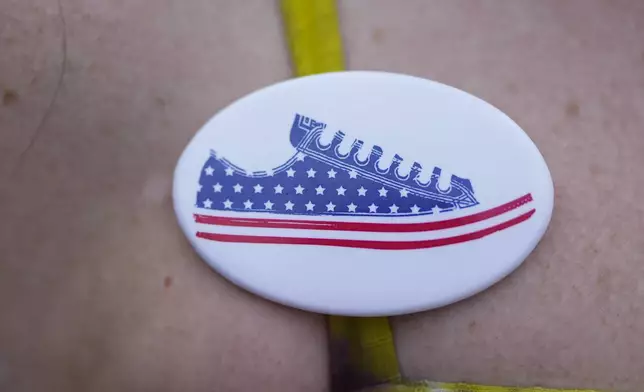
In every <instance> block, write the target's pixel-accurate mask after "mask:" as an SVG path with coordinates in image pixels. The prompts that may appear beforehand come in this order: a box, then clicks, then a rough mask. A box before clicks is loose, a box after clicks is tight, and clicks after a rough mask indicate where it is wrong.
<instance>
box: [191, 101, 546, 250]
mask: <svg viewBox="0 0 644 392" xmlns="http://www.w3.org/2000/svg"><path fill="white" fill-rule="evenodd" d="M326 128H327V125H326V124H324V123H322V122H319V121H317V120H314V119H312V118H309V117H305V116H303V115H300V114H296V115H295V118H294V121H293V123H292V126H291V130H290V143H291V145H292V146H293V147H294V148H295V150H296V152H295V154H294V155H293V156H291V157H290V158H289V159H287V160H286V161H285V162H284V163H283V164H282V165H280V166H278V167H275V168H274V169H272V170H268V171H257V172H247V171H245V170H244V169H243V168H241V167H238V166H236V165H235V164H234V163H233V162H230V161H229V160H227V159H226V158H225V157H223V156H220V155H219V154H217V153H216V152H214V151H211V155H210V157H209V158H208V159H207V160H206V162H205V163H204V165H203V168H202V170H201V174H200V178H199V185H198V188H197V189H198V191H197V194H196V207H197V208H198V209H199V210H200V212H199V213H198V214H196V215H195V221H196V222H197V223H202V224H207V225H217V226H237V227H249V228H265V229H266V228H274V229H289V230H305V231H309V230H316V231H319V230H326V231H334V232H336V233H337V232H360V231H361V232H381V233H400V232H434V233H432V235H429V236H427V237H428V238H426V239H423V240H422V241H402V242H403V243H402V244H400V242H401V241H389V240H387V241H371V240H352V239H346V238H327V236H325V238H310V237H306V236H304V237H302V236H300V234H302V233H289V234H284V235H280V236H273V235H271V236H266V235H262V236H256V235H250V236H249V235H238V234H234V235H231V234H221V233H220V234H212V233H205V232H199V233H197V236H198V237H201V238H206V239H211V240H216V241H229V242H268V243H291V244H309V245H332V246H350V247H364V248H377V249H415V248H426V247H433V246H442V245H449V244H452V243H459V242H464V241H469V240H472V239H476V238H480V237H482V236H485V235H489V234H492V233H494V232H496V231H499V230H502V229H505V228H507V227H510V226H513V225H515V224H518V223H520V222H522V221H524V220H527V219H528V218H529V217H530V216H531V215H532V213H534V210H531V211H528V212H526V213H524V214H523V215H518V216H514V218H513V219H514V220H512V219H511V220H510V221H507V220H506V221H504V220H499V219H498V217H499V216H505V215H504V214H506V213H507V212H509V211H513V210H516V209H517V208H519V207H520V206H523V205H525V204H527V203H529V202H531V201H532V198H531V196H530V195H529V194H528V195H524V196H522V197H520V198H518V199H515V200H513V201H511V202H509V203H506V204H504V205H501V206H497V207H495V208H492V209H488V210H484V211H479V212H476V213H473V214H471V215H467V216H465V217H463V216H460V217H458V218H453V219H448V220H442V221H438V220H437V219H436V218H434V217H435V216H436V215H437V214H441V216H442V215H443V213H449V212H452V211H456V210H461V209H467V208H472V207H475V206H477V205H479V202H478V201H477V199H476V197H475V192H474V187H473V185H472V182H471V181H470V180H469V179H466V178H462V177H459V176H456V175H449V174H447V173H445V172H444V170H443V169H442V168H440V167H438V166H434V167H433V168H431V169H429V170H428V169H427V168H425V167H423V166H422V165H421V164H419V163H417V162H413V161H411V162H410V161H407V160H406V159H403V157H401V156H399V155H398V154H395V155H393V157H389V158H387V157H386V156H385V153H384V151H383V149H382V148H380V147H379V146H373V147H368V146H367V145H366V144H365V142H364V141H362V140H354V139H349V138H348V137H347V135H346V134H345V133H344V132H342V131H337V132H334V133H330V132H328V130H327V129H326ZM325 139H328V140H325ZM423 216H427V217H428V219H426V220H425V221H421V222H419V221H418V219H415V220H413V222H411V221H410V222H404V223H402V222H400V220H399V219H398V220H396V222H397V223H388V222H386V221H383V220H382V218H384V217H387V218H391V217H400V218H405V217H407V218H414V217H416V218H419V217H423ZM333 217H335V218H336V220H329V218H333ZM377 218H381V219H377ZM493 218H494V219H496V220H494V219H493ZM356 219H358V220H356ZM490 219H493V220H494V221H490ZM481 222H491V223H490V225H487V226H485V225H482V224H481ZM508 222H510V223H508ZM492 223H494V224H495V225H491V224H492ZM472 224H476V225H478V226H477V227H476V228H475V229H477V230H474V231H466V232H459V233H450V234H454V235H451V236H449V237H444V236H442V234H441V233H437V232H436V231H441V230H444V229H452V228H455V227H460V226H465V225H472ZM479 226H481V227H479ZM482 226H485V227H482ZM262 234H271V233H270V232H268V231H266V232H263V233H262ZM331 237H343V236H342V235H340V236H338V235H332V236H331ZM344 237H346V233H345V235H344ZM427 241H429V242H427ZM396 244H397V245H396Z"/></svg>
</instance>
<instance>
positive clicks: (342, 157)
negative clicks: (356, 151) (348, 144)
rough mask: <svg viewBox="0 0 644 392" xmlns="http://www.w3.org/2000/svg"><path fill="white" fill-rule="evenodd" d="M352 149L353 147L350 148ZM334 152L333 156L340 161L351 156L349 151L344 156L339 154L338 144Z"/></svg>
mask: <svg viewBox="0 0 644 392" xmlns="http://www.w3.org/2000/svg"><path fill="white" fill-rule="evenodd" d="M352 148H353V146H352ZM334 151H335V156H337V157H338V158H340V159H347V158H348V157H349V155H351V150H349V152H348V153H346V154H341V153H340V145H339V144H338V145H337V146H335V149H334Z"/></svg>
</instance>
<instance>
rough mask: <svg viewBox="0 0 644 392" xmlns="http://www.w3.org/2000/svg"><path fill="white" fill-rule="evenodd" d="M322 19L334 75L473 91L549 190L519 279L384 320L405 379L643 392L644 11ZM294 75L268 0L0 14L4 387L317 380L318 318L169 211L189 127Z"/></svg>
mask: <svg viewBox="0 0 644 392" xmlns="http://www.w3.org/2000/svg"><path fill="white" fill-rule="evenodd" d="M340 13H341V23H342V29H343V36H344V40H345V47H346V53H347V59H348V68H349V69H373V70H386V71H392V72H400V73H407V74H412V75H417V76H421V77H426V78H429V79H433V80H437V81H440V82H443V83H446V84H450V85H453V86H455V87H458V88H461V89H463V90H465V91H468V92H470V93H472V94H474V95H477V96H479V97H481V98H483V99H485V100H486V101H488V102H490V103H491V104H493V105H495V106H497V107H498V108H500V109H501V110H502V111H504V112H505V113H506V114H508V115H509V116H510V117H512V118H513V119H514V120H515V121H516V122H517V123H518V124H520V125H521V126H522V127H523V128H524V129H525V131H526V132H527V133H528V135H529V136H530V137H531V138H532V139H533V140H534V141H535V143H536V144H537V146H538V147H539V148H540V150H541V152H542V154H543V155H544V157H545V159H546V161H547V162H548V165H549V167H550V170H551V173H552V176H553V180H554V182H555V195H556V199H555V204H556V206H555V211H554V215H553V220H552V223H551V226H550V229H549V230H548V232H547V233H546V236H545V237H544V239H543V241H542V243H541V244H540V245H539V247H538V248H537V250H536V251H535V252H534V253H533V254H532V255H531V256H530V257H529V258H528V259H527V260H526V262H525V263H524V264H523V266H522V267H520V268H519V269H518V270H517V271H516V272H514V273H513V274H512V275H510V276H509V277H508V278H507V279H505V280H503V281H502V282H501V283H499V284H497V285H496V286H494V287H492V288H491V289H489V290H487V291H485V292H484V293H482V294H480V295H477V296H475V297H473V298H470V299H468V300H465V301H462V302H460V303H458V304H455V305H452V306H449V307H446V308H443V309H437V310H434V311H430V312H425V313H421V314H416V315H409V316H404V317H398V318H394V319H393V325H394V332H395V337H396V344H397V349H398V356H399V359H400V364H401V368H402V371H403V373H404V375H405V376H406V377H408V378H411V379H431V380H439V381H465V382H477V383H487V384H496V385H542V386H550V387H576V388H598V389H608V390H613V391H618V392H634V391H639V390H640V387H641V386H642V385H644V376H643V373H642V372H641V368H642V364H643V363H644V347H643V344H642V343H641V341H642V339H641V336H643V335H644V310H643V308H642V303H644V235H641V233H643V232H644V204H643V203H642V197H643V196H644V180H643V179H642V173H641V171H642V168H644V154H642V151H644V134H643V132H644V131H643V130H642V129H643V127H644V109H643V108H644V4H643V3H641V2H639V1H637V0H615V1H599V0H570V1H566V2H562V1H557V0H546V1H540V2H535V1H527V0H524V1H514V2H506V1H501V0H498V1H485V2H484V1H466V0H456V1H452V0H450V1H447V0H437V1H432V2H428V1H422V0H408V1H404V2H395V4H394V2H391V1H385V0H369V1H367V0H353V1H340ZM290 73H291V72H290V69H289V63H288V54H287V51H286V47H285V44H284V40H283V37H282V30H281V26H280V15H279V10H278V7H277V6H276V3H275V2H272V1H262V0H248V1H244V2H236V1H232V0H230V1H223V0H208V1H206V0H195V1H190V2H181V1H176V0H160V1H156V2H148V1H143V0H130V1H120V0H119V1H110V2H104V1H96V0H60V1H58V2H57V1H56V0H4V1H3V2H2V4H0V135H1V136H2V142H0V216H2V224H0V258H1V260H0V311H1V312H0V347H1V349H0V390H7V391H33V390H48V391H114V390H119V391H148V390H150V391H152V390H154V391H175V390H186V391H188V390H189V391H202V390H203V391H212V390H217V391H249V390H262V391H304V390H306V391H326V390H328V388H329V381H328V374H329V368H328V360H329V358H328V356H329V354H328V351H329V350H328V348H327V345H328V342H327V340H326V329H325V322H324V318H323V317H322V316H319V315H314V314H309V313H306V312H301V311H298V310H293V309H288V308H285V307H282V306H280V305H276V304H273V303H270V302H268V301H265V300H263V299H260V298H257V297H255V296H253V295H251V294H248V293H246V292H244V291H243V290H241V289H238V288H236V287H235V286H233V285H232V284H231V283H229V282H227V281H226V280H224V279H223V278H221V277H220V276H219V275H217V274H216V273H214V272H213V271H212V270H211V269H209V268H208V267H207V266H206V265H205V264H204V263H203V262H202V261H201V260H200V259H199V257H198V256H197V255H196V254H195V253H194V252H193V251H192V248H191V247H190V245H189V244H188V243H187V241H186V240H185V239H184V237H183V235H182V233H181V232H180V230H179V228H178V227H177V224H176V220H175V218H174V213H173V211H172V207H171V199H170V185H171V181H172V170H173V168H174V165H175V162H176V159H177V158H178V156H179V154H180V153H181V151H182V149H183V148H184V146H185V145H186V144H187V142H188V141H189V140H190V138H191V137H192V135H193V134H194V133H195V132H196V130H197V129H198V128H199V127H200V126H201V125H202V124H203V123H204V122H205V121H206V120H207V119H208V118H209V117H210V116H211V115H212V114H214V113H215V112H216V111H217V110H219V109H221V108H222V107H224V106H225V105H227V104H228V103H230V102H231V101H233V100H234V99H236V98H238V97H240V96H243V95H245V94H247V93H249V92H251V91H253V90H255V89H257V88H260V87H263V86H266V85H268V84H271V83H274V82H277V81H280V80H284V79H286V78H288V77H289V76H290ZM490 257H493V256H490ZM267 262H270V260H267ZM473 262H477V263H484V262H485V260H484V259H482V260H474V261H473ZM428 284H431V280H428Z"/></svg>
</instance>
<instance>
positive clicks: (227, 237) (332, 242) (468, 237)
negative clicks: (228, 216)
mask: <svg viewBox="0 0 644 392" xmlns="http://www.w3.org/2000/svg"><path fill="white" fill-rule="evenodd" d="M534 212H535V209H532V210H530V211H528V212H526V213H524V214H523V215H519V216H517V217H516V218H513V219H510V220H508V221H505V222H503V223H499V224H496V225H494V226H490V227H488V228H486V229H482V230H478V231H474V232H471V233H467V234H461V235H457V236H453V237H445V238H436V239H431V240H421V241H369V240H342V239H333V238H295V237H264V236H251V235H233V234H217V233H204V232H197V237H199V238H203V239H207V240H212V241H220V242H244V243H250V244H288V245H323V246H342V247H346V248H365V249H383V250H408V249H424V248H434V247H437V246H445V245H453V244H459V243H461V242H467V241H472V240H476V239H479V238H483V237H485V236H488V235H490V234H494V233H496V232H498V231H501V230H505V229H507V228H509V227H512V226H515V225H518V224H519V223H521V222H524V221H526V220H528V219H530V217H531V216H532V215H533V214H534Z"/></svg>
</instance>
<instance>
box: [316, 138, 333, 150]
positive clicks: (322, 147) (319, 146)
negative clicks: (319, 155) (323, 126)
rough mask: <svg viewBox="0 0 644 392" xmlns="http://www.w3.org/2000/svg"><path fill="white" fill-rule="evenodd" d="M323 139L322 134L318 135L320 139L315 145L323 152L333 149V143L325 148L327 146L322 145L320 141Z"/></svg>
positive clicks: (317, 139)
mask: <svg viewBox="0 0 644 392" xmlns="http://www.w3.org/2000/svg"><path fill="white" fill-rule="evenodd" d="M321 137H322V135H321V134H320V135H318V137H317V138H316V139H315V145H316V146H317V147H318V148H319V149H320V150H322V151H326V150H328V149H329V148H331V146H332V145H333V142H331V143H329V144H327V145H326V146H325V145H323V144H322V143H320V139H321Z"/></svg>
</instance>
